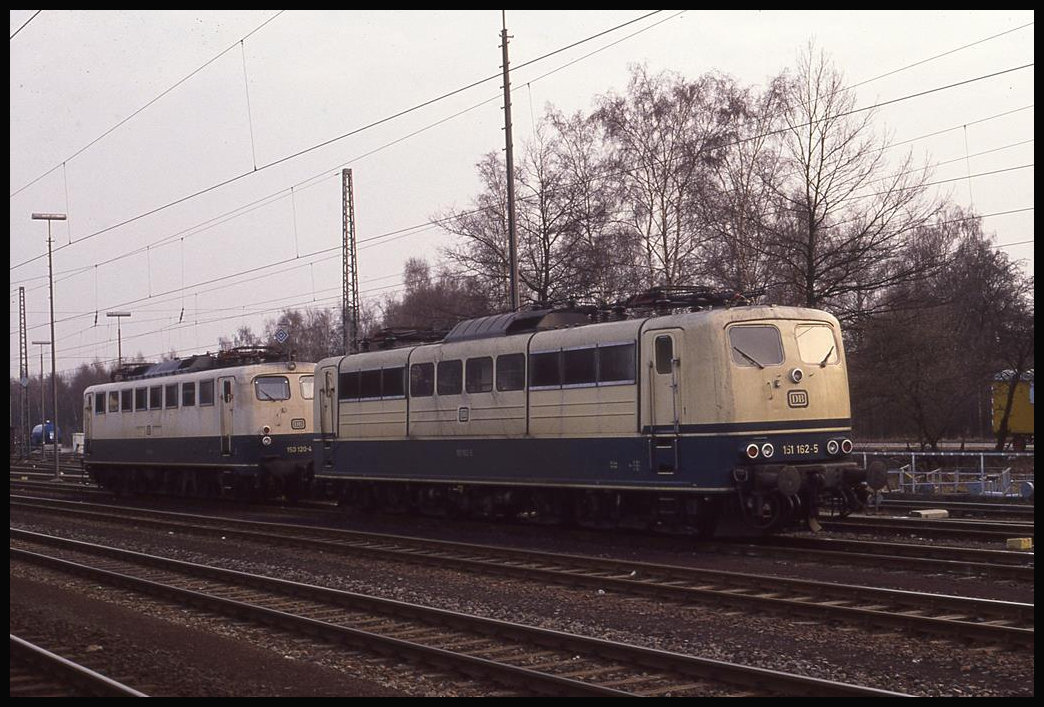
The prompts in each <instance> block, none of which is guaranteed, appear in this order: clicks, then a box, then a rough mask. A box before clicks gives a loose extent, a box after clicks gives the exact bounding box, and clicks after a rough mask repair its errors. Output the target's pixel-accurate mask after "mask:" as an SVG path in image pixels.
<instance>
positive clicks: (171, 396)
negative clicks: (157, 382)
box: [163, 383, 178, 408]
mask: <svg viewBox="0 0 1044 707" xmlns="http://www.w3.org/2000/svg"><path fill="white" fill-rule="evenodd" d="M163 401H164V403H166V406H167V407H169V408H176V407H177V406H178V384H177V383H171V384H170V385H166V386H164V391H163Z"/></svg>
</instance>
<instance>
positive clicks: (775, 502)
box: [743, 493, 794, 531]
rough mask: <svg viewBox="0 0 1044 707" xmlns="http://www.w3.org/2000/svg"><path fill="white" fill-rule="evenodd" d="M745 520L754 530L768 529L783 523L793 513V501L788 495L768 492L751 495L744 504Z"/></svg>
mask: <svg viewBox="0 0 1044 707" xmlns="http://www.w3.org/2000/svg"><path fill="white" fill-rule="evenodd" d="M743 507H744V511H746V514H747V522H748V523H749V524H750V525H751V527H753V528H755V529H756V530H762V531H768V530H773V529H775V528H778V527H780V526H782V525H783V524H785V523H786V522H787V521H788V520H789V519H790V518H791V517H792V516H793V513H794V502H793V500H792V499H791V498H790V497H789V496H784V495H782V494H779V493H770V494H768V495H767V496H752V497H750V498H748V499H747V500H746V501H745V502H744V504H743Z"/></svg>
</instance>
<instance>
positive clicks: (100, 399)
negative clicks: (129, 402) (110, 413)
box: [94, 392, 105, 415]
mask: <svg viewBox="0 0 1044 707" xmlns="http://www.w3.org/2000/svg"><path fill="white" fill-rule="evenodd" d="M94 412H95V414H98V415H104V414H105V393H102V392H99V393H98V394H97V395H95V396H94Z"/></svg>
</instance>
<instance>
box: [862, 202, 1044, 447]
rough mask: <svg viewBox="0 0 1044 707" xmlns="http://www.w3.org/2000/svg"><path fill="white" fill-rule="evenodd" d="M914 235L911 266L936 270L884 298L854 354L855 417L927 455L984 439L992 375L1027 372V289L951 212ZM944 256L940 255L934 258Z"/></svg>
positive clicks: (968, 221) (987, 241) (975, 228)
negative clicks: (907, 435)
mask: <svg viewBox="0 0 1044 707" xmlns="http://www.w3.org/2000/svg"><path fill="white" fill-rule="evenodd" d="M947 216H948V218H946V219H942V220H940V222H939V223H938V224H937V225H936V226H935V227H934V228H931V229H929V228H927V227H924V228H922V229H921V232H920V236H921V238H920V239H919V241H918V243H917V244H916V247H914V248H911V249H910V252H911V253H915V254H916V257H915V260H918V261H922V260H924V261H926V260H935V261H937V262H942V267H940V268H937V269H936V270H934V271H933V272H932V274H931V276H930V277H928V278H926V279H919V280H910V281H907V282H904V283H901V284H897V285H895V286H893V287H891V288H888V289H887V290H885V291H883V293H882V294H881V296H880V297H879V298H878V300H877V302H876V304H877V307H878V313H877V314H876V315H875V316H874V317H873V318H872V319H871V320H869V322H867V323H866V324H865V326H864V327H863V329H862V331H861V338H860V341H859V342H858V346H856V347H854V349H853V351H852V352H851V357H850V362H851V372H852V390H853V399H854V400H855V401H857V402H856V405H857V406H858V412H857V415H856V416H857V417H858V414H868V416H869V417H871V418H877V419H878V420H880V421H883V422H884V427H885V428H887V429H889V430H890V431H892V432H895V431H899V430H902V429H904V423H905V428H906V429H909V430H911V431H913V432H914V433H916V435H917V437H918V439H919V440H920V441H921V442H922V443H923V444H926V445H928V446H932V447H934V446H935V445H936V444H937V443H938V441H939V440H941V439H943V438H945V437H953V436H960V437H962V438H964V437H968V436H977V435H978V434H980V433H981V431H982V427H983V425H982V409H983V403H984V395H983V393H984V391H985V390H986V389H987V386H988V385H989V383H990V381H991V380H992V379H993V376H994V374H995V373H997V371H998V366H999V365H1001V362H1003V361H1009V362H1011V364H1012V365H1013V366H1021V367H1022V368H1023V370H1025V368H1026V367H1027V366H1031V365H1032V350H1033V349H1032V346H1033V345H1032V338H1033V337H1032V298H1031V296H1027V293H1028V292H1032V280H1028V281H1027V279H1026V278H1025V277H1024V276H1023V275H1022V274H1021V270H1020V269H1019V268H1018V267H1017V266H1016V265H1014V264H1013V263H1011V262H1010V261H1009V260H1008V259H1007V257H1006V256H1005V255H1004V254H1003V253H1001V252H999V251H998V250H997V249H996V248H995V247H994V245H993V243H992V239H991V238H988V237H986V236H985V235H984V234H983V233H982V229H981V224H980V221H979V219H978V218H977V217H975V216H973V215H969V214H967V213H966V212H964V211H962V210H961V209H959V208H956V207H951V208H950V209H949V210H948V211H947ZM941 250H942V252H940V251H941Z"/></svg>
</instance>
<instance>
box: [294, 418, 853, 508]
mask: <svg viewBox="0 0 1044 707" xmlns="http://www.w3.org/2000/svg"><path fill="white" fill-rule="evenodd" d="M774 426H776V425H766V424H765V423H752V424H750V425H746V424H743V425H739V424H731V425H726V424H722V425H708V426H698V427H700V428H701V432H704V433H705V435H699V436H697V435H691V434H690V435H685V434H682V435H681V436H679V437H678V438H677V459H678V462H679V468H678V470H677V471H675V472H673V473H657V471H655V470H654V466H655V465H656V464H657V459H660V460H663V459H664V456H663V455H665V454H666V455H668V456H669V457H673V456H674V448H673V446H670V448H669V449H667V450H664V449H659V450H658V449H656V448H655V446H654V445H655V444H656V443H660V444H665V445H671V443H672V441H673V440H674V439H675V438H674V437H667V436H661V437H651V436H645V435H632V436H623V437H588V438H508V439H488V438H465V437H458V438H450V439H445V438H444V439H406V440H401V439H400V440H365V441H358V440H348V441H329V442H328V444H329V445H330V447H329V448H328V449H327V451H326V452H325V453H324V450H323V447H324V442H320V441H317V442H316V444H315V451H316V466H315V469H316V476H317V477H319V478H330V479H337V478H342V479H362V480H395V481H422V482H436V483H458V482H459V483H480V484H514V485H522V486H573V487H576V486H583V487H589V488H590V487H603V488H613V487H620V488H638V487H640V488H642V489H650V490H651V489H656V488H661V489H674V490H688V491H702V492H707V493H726V492H732V491H733V490H734V487H735V483H734V481H733V478H732V471H733V469H734V468H736V467H737V466H757V465H765V464H777V465H778V464H784V463H786V464H795V465H797V466H799V467H800V465H802V464H821V463H824V462H830V461H838V457H837V456H835V457H830V456H828V455H827V454H826V451H825V450H826V443H827V441H828V440H830V439H837V438H839V437H841V436H843V435H845V434H847V433H848V432H849V429H850V428H849V421H848V420H821V421H806V422H802V423H794V422H788V423H786V426H787V427H788V428H789V429H788V431H786V432H767V433H766V432H765V430H766V428H771V427H774ZM705 427H706V428H714V430H713V431H712V430H710V429H703V428H705ZM795 427H807V428H809V429H810V430H811V429H815V430H816V431H815V432H812V431H809V432H801V431H800V430H798V431H795V429H794V428H795ZM827 428H830V429H828V431H823V430H824V429H827ZM672 429H673V428H672ZM726 429H728V430H729V431H730V432H733V434H732V435H728V436H725V435H723V434H721V433H722V432H724V431H725V430H726ZM685 431H686V430H682V432H683V433H684V432H685ZM745 431H747V434H744V433H743V432H745ZM712 432H717V434H711V433H712ZM736 432H739V434H735V433H736ZM752 441H757V442H758V443H759V444H760V443H762V442H771V443H772V444H773V445H775V447H776V450H777V453H776V454H775V455H774V456H773V457H772V458H771V459H769V460H767V461H760V462H751V461H749V460H747V459H746V458H745V457H743V456H742V452H743V447H744V446H745V445H746V444H747V443H749V442H752ZM784 445H789V446H791V447H793V448H795V449H797V448H799V445H800V446H801V448H811V447H812V446H813V445H817V446H818V451H817V453H814V454H805V455H798V454H790V455H787V454H784V453H783V452H782V450H783V447H784Z"/></svg>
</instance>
